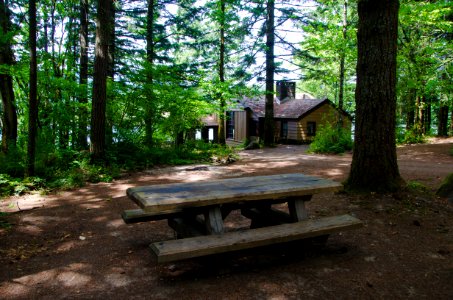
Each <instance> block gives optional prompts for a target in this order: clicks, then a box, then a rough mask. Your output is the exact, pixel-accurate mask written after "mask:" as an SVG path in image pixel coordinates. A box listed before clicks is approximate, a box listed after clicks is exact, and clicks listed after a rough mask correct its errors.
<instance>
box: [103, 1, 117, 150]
mask: <svg viewBox="0 0 453 300" xmlns="http://www.w3.org/2000/svg"><path fill="white" fill-rule="evenodd" d="M109 34H110V36H109V46H108V57H109V63H108V70H107V77H108V78H109V80H110V81H111V83H112V84H113V82H114V81H115V5H114V4H113V3H112V4H111V5H110V14H109ZM107 95H108V96H107V98H108V99H109V101H110V102H111V101H115V93H114V91H113V90H110V91H109V93H108V94H107ZM107 111H108V110H107ZM105 128H106V135H105V139H106V147H107V148H109V147H111V146H112V144H113V120H112V118H111V116H109V114H107V112H106V127H105Z"/></svg>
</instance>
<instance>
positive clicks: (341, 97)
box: [338, 0, 348, 128]
mask: <svg viewBox="0 0 453 300" xmlns="http://www.w3.org/2000/svg"><path fill="white" fill-rule="evenodd" d="M347 30H348V1H347V0H344V1H343V28H342V33H343V41H346V38H347V33H348V32H347ZM345 60H346V49H345V48H343V49H342V50H341V52H340V89H339V92H338V108H339V109H340V110H342V109H343V102H344V77H345V76H344V75H345V66H344V65H345ZM338 125H339V126H338V127H339V128H342V127H343V114H341V113H340V114H339V116H338Z"/></svg>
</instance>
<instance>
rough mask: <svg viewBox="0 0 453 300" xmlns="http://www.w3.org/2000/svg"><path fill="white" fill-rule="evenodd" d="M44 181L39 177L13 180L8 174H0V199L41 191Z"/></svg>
mask: <svg viewBox="0 0 453 300" xmlns="http://www.w3.org/2000/svg"><path fill="white" fill-rule="evenodd" d="M44 186H45V180H43V179H42V178H39V177H28V178H25V179H20V178H13V177H11V176H9V175H8V174H0V197H5V196H9V195H22V194H24V193H26V192H30V191H33V190H38V189H41V188H43V187H44Z"/></svg>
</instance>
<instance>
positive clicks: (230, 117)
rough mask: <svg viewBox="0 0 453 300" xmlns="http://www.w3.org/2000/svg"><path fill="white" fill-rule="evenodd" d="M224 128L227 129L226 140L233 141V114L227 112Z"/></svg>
mask: <svg viewBox="0 0 453 300" xmlns="http://www.w3.org/2000/svg"><path fill="white" fill-rule="evenodd" d="M226 123H227V124H226V127H227V136H226V137H227V139H234V112H232V111H229V112H227V120H226Z"/></svg>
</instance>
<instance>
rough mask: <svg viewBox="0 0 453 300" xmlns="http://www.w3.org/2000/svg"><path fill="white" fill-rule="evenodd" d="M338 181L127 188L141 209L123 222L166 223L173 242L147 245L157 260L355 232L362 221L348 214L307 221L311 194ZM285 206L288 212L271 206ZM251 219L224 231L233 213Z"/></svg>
mask: <svg viewBox="0 0 453 300" xmlns="http://www.w3.org/2000/svg"><path fill="white" fill-rule="evenodd" d="M341 189H342V185H341V184H340V183H338V182H335V181H332V180H327V179H323V178H318V177H314V176H308V175H304V174H300V173H294V174H280V175H270V176H254V177H241V178H229V179H221V180H211V181H202V182H190V183H172V184H158V185H149V186H141V187H134V188H129V189H128V190H127V195H128V196H129V198H130V199H131V200H133V201H134V202H135V203H136V204H137V205H138V206H139V207H140V208H139V209H132V210H125V211H124V212H123V213H122V218H123V220H124V221H125V222H126V223H127V224H131V223H137V222H146V221H154V220H164V219H167V220H168V225H169V226H170V227H171V228H173V229H174V230H175V232H176V233H177V239H174V240H168V241H159V242H154V243H152V244H151V245H150V247H151V250H152V253H153V254H154V255H155V257H156V259H157V262H159V263H163V262H170V261H175V260H181V259H187V258H193V257H198V256H204V255H210V254H217V253H223V252H228V251H236V250H242V249H248V248H253V247H259V246H265V245H270V244H274V243H283V242H289V241H294V240H299V239H304V238H310V237H316V236H326V235H329V234H331V233H334V232H339V231H343V230H347V229H354V228H358V227H360V226H362V222H361V221H360V220H359V219H357V218H355V217H353V216H350V215H347V214H346V215H340V216H330V217H322V218H315V219H311V218H308V212H307V209H306V205H305V204H306V202H307V201H310V200H311V198H312V195H314V194H317V193H325V192H336V191H340V190H341ZM282 203H287V210H286V211H284V210H281V209H276V208H275V206H274V207H273V205H274V204H282ZM233 210H240V211H241V214H242V215H243V216H245V217H247V218H250V219H251V226H250V229H247V230H237V231H230V232H228V231H226V230H225V226H224V222H223V221H224V219H225V218H226V217H227V216H228V215H229V214H230V213H231V212H232V211H233Z"/></svg>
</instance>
